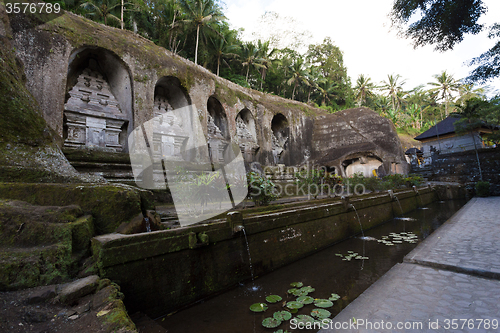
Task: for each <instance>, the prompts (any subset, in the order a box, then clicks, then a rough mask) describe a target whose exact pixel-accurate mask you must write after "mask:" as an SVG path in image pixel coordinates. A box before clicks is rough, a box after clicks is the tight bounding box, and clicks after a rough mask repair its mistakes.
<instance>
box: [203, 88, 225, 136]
mask: <svg viewBox="0 0 500 333" xmlns="http://www.w3.org/2000/svg"><path fill="white" fill-rule="evenodd" d="M207 111H208V114H209V115H210V117H211V118H212V120H213V123H214V124H215V126H217V128H218V129H219V130H220V133H221V135H222V136H223V137H224V139H226V140H230V139H231V136H230V134H229V127H228V123H227V117H226V112H225V111H224V108H223V107H222V104H221V102H219V100H218V99H217V98H215V97H214V96H210V97H209V98H208V102H207ZM209 121H210V118H209Z"/></svg>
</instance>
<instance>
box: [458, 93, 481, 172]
mask: <svg viewBox="0 0 500 333" xmlns="http://www.w3.org/2000/svg"><path fill="white" fill-rule="evenodd" d="M487 104H488V102H487V101H484V100H481V99H479V98H475V97H474V98H471V99H468V100H467V101H465V104H464V105H457V111H456V112H455V115H457V116H458V117H460V119H459V120H457V121H456V122H455V123H454V126H455V131H456V132H457V134H464V133H469V134H470V136H471V137H472V142H473V143H474V150H475V151H476V158H477V166H478V169H479V179H480V180H481V181H483V173H482V171H481V162H480V161H479V154H478V151H477V144H476V136H475V135H474V130H475V129H477V128H479V127H481V126H482V123H483V121H482V120H481V116H482V112H481V111H482V110H483V109H484V108H485V107H487Z"/></svg>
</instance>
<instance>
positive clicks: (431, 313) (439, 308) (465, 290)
mask: <svg viewBox="0 0 500 333" xmlns="http://www.w3.org/2000/svg"><path fill="white" fill-rule="evenodd" d="M499 206H500V197H489V198H473V199H472V200H471V201H469V202H468V203H467V204H466V205H465V206H464V207H463V208H462V209H461V210H460V211H458V212H457V213H456V214H455V215H454V216H453V217H452V218H451V219H450V220H448V221H447V222H446V223H445V224H444V225H443V226H442V227H441V228H439V229H438V230H437V231H436V232H434V233H433V234H432V235H431V236H430V237H428V238H427V239H426V240H424V241H423V242H422V243H421V244H420V245H419V246H418V247H417V248H415V249H414V250H413V251H412V252H410V253H409V254H408V255H407V256H406V257H405V259H404V262H403V263H401V264H399V265H397V266H395V267H393V268H392V269H391V270H390V271H389V272H388V273H387V274H385V275H384V276H383V277H382V278H381V279H380V280H378V281H377V282H376V283H375V284H373V285H372V286H371V287H370V288H368V289H367V290H366V291H365V292H364V293H363V294H362V295H360V296H359V297H358V298H357V299H356V300H355V301H354V302H352V303H351V304H349V306H347V307H346V308H345V309H344V310H343V311H342V312H341V313H340V314H338V315H337V316H336V317H335V318H334V319H333V321H332V322H331V323H330V324H329V325H328V328H327V327H326V326H327V325H326V324H325V325H324V327H323V329H322V330H321V331H320V332H322V333H326V332H334V331H335V332H344V331H346V332H407V331H408V332H497V331H499V329H500V255H499V254H500V233H499V231H500V217H499V214H498V213H499V212H500V210H499V208H498V207H499Z"/></svg>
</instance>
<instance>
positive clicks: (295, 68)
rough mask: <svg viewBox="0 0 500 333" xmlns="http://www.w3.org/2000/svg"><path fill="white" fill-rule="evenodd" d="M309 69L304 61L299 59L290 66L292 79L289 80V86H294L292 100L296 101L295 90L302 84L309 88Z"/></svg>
mask: <svg viewBox="0 0 500 333" xmlns="http://www.w3.org/2000/svg"><path fill="white" fill-rule="evenodd" d="M308 72H309V71H308V69H307V68H306V67H305V64H304V59H302V58H298V59H296V61H295V62H294V63H293V64H292V65H291V66H290V74H291V77H290V79H288V81H287V84H288V85H289V86H291V85H293V90H292V99H295V90H296V89H297V87H298V86H299V85H301V84H304V85H307V86H309V85H310V84H309V80H308V79H307V75H308Z"/></svg>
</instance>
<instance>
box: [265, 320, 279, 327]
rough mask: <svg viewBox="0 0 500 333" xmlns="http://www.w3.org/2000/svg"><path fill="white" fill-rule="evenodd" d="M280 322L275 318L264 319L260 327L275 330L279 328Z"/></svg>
mask: <svg viewBox="0 0 500 333" xmlns="http://www.w3.org/2000/svg"><path fill="white" fill-rule="evenodd" d="M280 324H281V320H278V319H276V318H266V319H264V320H263V321H262V326H264V327H266V328H275V327H278V326H280Z"/></svg>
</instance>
